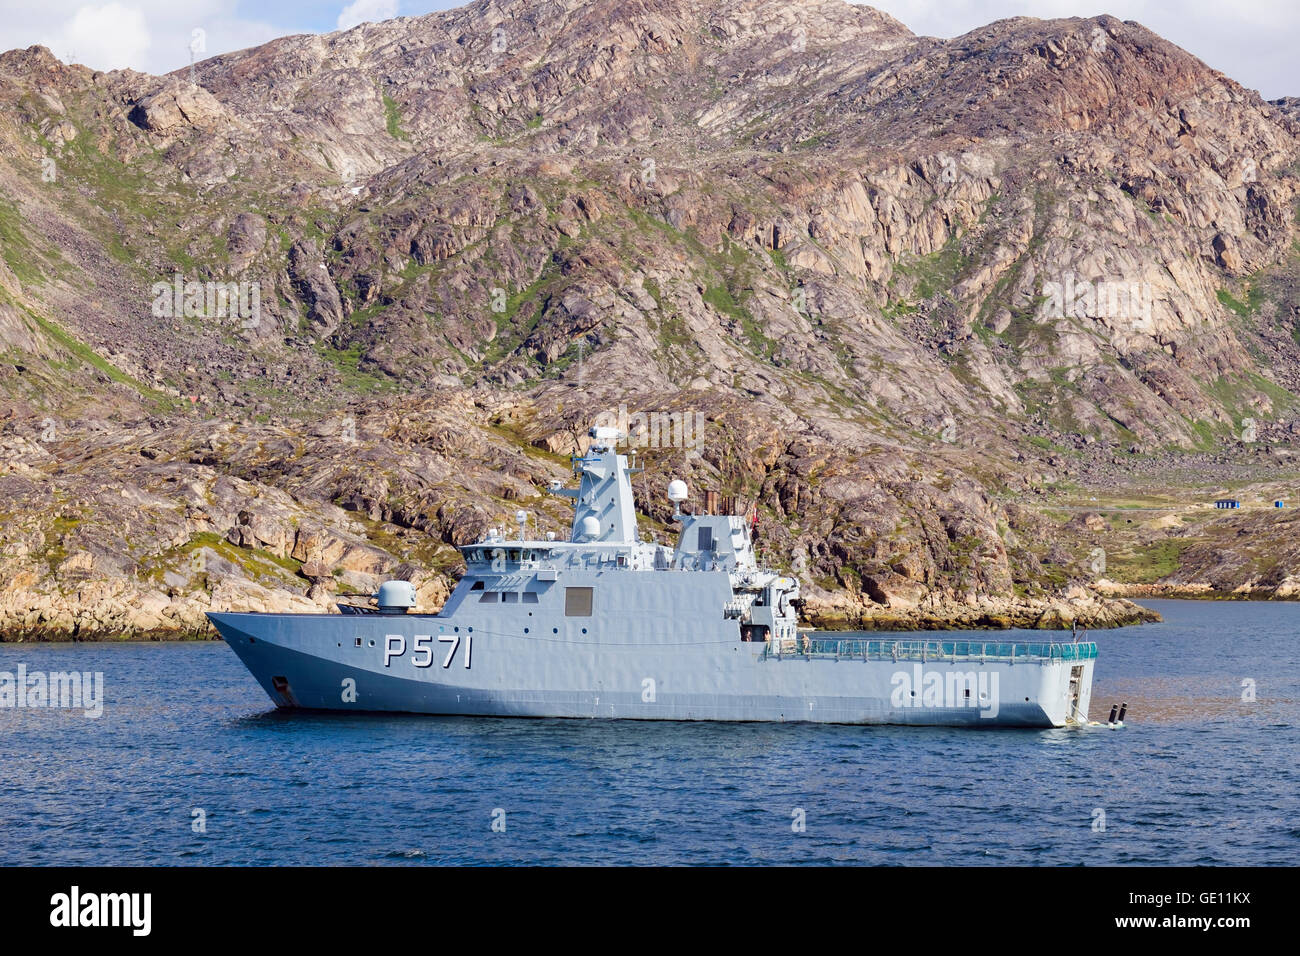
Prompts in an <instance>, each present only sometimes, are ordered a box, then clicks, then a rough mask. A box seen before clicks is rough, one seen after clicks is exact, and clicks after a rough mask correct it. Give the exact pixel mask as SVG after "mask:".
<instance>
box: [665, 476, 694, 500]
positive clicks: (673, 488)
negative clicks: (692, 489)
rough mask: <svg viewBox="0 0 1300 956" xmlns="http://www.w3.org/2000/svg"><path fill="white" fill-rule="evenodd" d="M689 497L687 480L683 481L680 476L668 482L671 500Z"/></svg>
mask: <svg viewBox="0 0 1300 956" xmlns="http://www.w3.org/2000/svg"><path fill="white" fill-rule="evenodd" d="M688 497H689V494H688V492H687V490H686V482H684V481H682V480H681V479H680V478H677V479H675V480H673V481H670V482H668V500H669V501H685V500H686V499H687V498H688Z"/></svg>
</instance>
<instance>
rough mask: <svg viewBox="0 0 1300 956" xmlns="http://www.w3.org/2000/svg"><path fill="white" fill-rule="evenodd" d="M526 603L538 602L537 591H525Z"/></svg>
mask: <svg viewBox="0 0 1300 956" xmlns="http://www.w3.org/2000/svg"><path fill="white" fill-rule="evenodd" d="M524 603H525V604H536V603H537V594H536V593H535V592H533V591H525V592H524Z"/></svg>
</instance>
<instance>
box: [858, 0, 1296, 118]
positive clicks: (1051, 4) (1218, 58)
mask: <svg viewBox="0 0 1300 956" xmlns="http://www.w3.org/2000/svg"><path fill="white" fill-rule="evenodd" d="M868 5H869V6H873V7H876V8H877V9H879V10H883V11H885V12H886V13H888V14H889V15H890V16H892V17H895V18H896V19H898V20H901V21H902V22H903V23H904V24H905V25H906V26H907V27H908V28H909V29H910V30H912V31H913V32H914V33H919V34H921V35H923V36H936V37H955V36H960V35H961V34H963V33H967V32H968V31H970V30H974V29H975V28H977V27H981V26H984V25H985V24H986V23H991V22H993V21H994V20H1001V19H1003V18H1005V17H1040V18H1043V19H1048V18H1053V17H1094V16H1098V15H1099V14H1102V13H1109V14H1111V15H1112V16H1116V17H1118V18H1119V19H1121V20H1136V21H1137V22H1139V23H1141V24H1142V25H1143V26H1144V27H1147V28H1148V29H1150V30H1153V31H1154V32H1156V33H1158V34H1160V35H1161V36H1162V37H1164V38H1165V39H1166V40H1169V41H1170V42H1172V43H1176V44H1178V45H1179V46H1181V47H1182V48H1183V49H1185V50H1187V51H1188V52H1189V53H1191V54H1192V55H1194V56H1197V57H1200V58H1201V59H1202V60H1204V61H1205V62H1206V63H1207V64H1208V65H1209V66H1211V67H1213V68H1214V69H1216V70H1222V71H1223V72H1224V73H1226V74H1227V75H1228V76H1230V77H1232V78H1233V79H1234V80H1236V81H1237V82H1238V83H1241V84H1242V85H1243V86H1247V87H1251V88H1253V89H1258V90H1259V91H1260V92H1261V93H1262V94H1263V95H1264V96H1265V97H1267V98H1269V99H1274V98H1276V97H1279V96H1288V95H1290V96H1300V77H1298V76H1297V75H1296V70H1295V65H1294V60H1295V55H1294V51H1295V49H1296V48H1297V46H1300V6H1297V5H1296V3H1295V2H1294V0H1232V2H1224V0H869V3H868Z"/></svg>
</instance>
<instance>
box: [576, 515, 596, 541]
mask: <svg viewBox="0 0 1300 956" xmlns="http://www.w3.org/2000/svg"><path fill="white" fill-rule="evenodd" d="M578 532H579V534H580V535H581V536H582V538H583V539H584V540H586V541H594V540H596V539H597V538H599V537H600V519H599V518H597V517H595V516H594V515H587V517H585V518H583V519H582V524H581V525H579V526H578Z"/></svg>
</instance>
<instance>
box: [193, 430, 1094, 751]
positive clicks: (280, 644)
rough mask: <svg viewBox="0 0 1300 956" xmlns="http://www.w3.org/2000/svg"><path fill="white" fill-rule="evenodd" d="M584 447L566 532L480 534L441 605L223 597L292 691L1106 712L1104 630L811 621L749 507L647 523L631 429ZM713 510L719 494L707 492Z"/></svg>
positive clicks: (495, 712) (578, 708)
mask: <svg viewBox="0 0 1300 956" xmlns="http://www.w3.org/2000/svg"><path fill="white" fill-rule="evenodd" d="M590 437H591V439H592V442H591V444H590V446H589V448H588V451H587V452H586V453H585V454H584V455H582V456H580V457H576V458H574V459H573V462H572V464H573V470H574V472H575V474H576V475H578V477H579V481H578V487H577V488H576V489H571V488H566V487H563V485H562V483H559V482H557V483H555V484H553V485H552V486H551V489H550V490H551V491H552V492H553V493H555V494H558V495H563V496H566V497H569V498H572V499H573V500H574V506H575V507H574V515H573V526H572V531H571V534H570V536H569V540H567V541H556V540H553V538H554V535H551V536H549V537H548V539H547V540H532V539H529V538H528V537H527V533H526V528H527V515H526V514H525V513H524V512H519V513H518V514H517V515H516V519H517V520H518V522H519V535H518V537H516V538H510V539H507V538H506V537H504V536H503V535H502V534H501V532H500V531H499V530H493V531H490V532H489V533H488V534H487V535H486V536H485V537H484V538H483V539H482V540H480V541H478V542H475V543H474V544H470V545H466V546H463V547H461V549H460V550H461V553H462V554H463V556H464V558H465V565H466V572H465V575H464V576H463V577H462V578H461V579H460V581H459V582H458V583H457V585H456V587H455V589H454V590H453V591H452V593H451V596H450V597H449V598H448V600H447V603H446V605H445V606H444V607H443V608H442V610H441V611H440V612H439V613H437V614H421V613H418V612H416V610H415V589H414V587H413V586H412V585H411V584H410V583H409V582H406V581H387V582H385V583H384V584H382V585H381V586H380V589H379V593H378V594H377V595H376V596H375V600H376V606H374V607H352V606H346V605H340V609H341V610H342V611H344V613H341V614H325V613H321V614H266V613H218V612H213V613H210V614H209V615H208V617H209V618H210V619H211V620H212V623H213V624H214V625H215V626H216V628H217V631H218V632H219V633H220V634H221V636H222V637H223V638H224V639H225V640H226V642H227V643H229V645H230V646H231V647H232V648H233V649H234V651H235V653H236V654H238V655H239V658H240V659H241V660H242V661H243V662H244V664H245V666H247V667H248V669H249V670H250V671H251V672H252V674H253V676H254V677H255V678H257V680H258V682H259V683H260V684H261V685H262V687H263V688H264V689H265V690H266V692H267V694H268V695H270V697H271V700H272V701H274V702H275V704H276V706H278V707H281V708H288V709H294V708H302V709H311V710H352V711H401V712H412V713H421V714H463V715H484V716H517V717H602V718H635V719H642V720H727V721H819V722H827V723H852V724H937V725H972V726H1008V725H1010V726H1027V727H1059V726H1063V725H1067V724H1084V723H1087V714H1088V703H1089V697H1090V695H1091V688H1092V674H1093V666H1094V662H1095V658H1096V655H1097V646H1096V644H1092V643H1073V644H1053V643H1012V642H1001V643H989V642H985V641H949V640H905V639H898V640H895V639H893V637H891V636H883V637H881V638H880V639H865V638H861V637H853V638H839V637H835V636H833V635H828V634H826V632H810V631H806V630H801V629H800V628H799V627H798V607H799V584H798V582H797V581H796V580H795V579H794V578H793V577H791V576H789V575H786V574H783V573H781V572H780V571H778V570H771V569H765V568H761V567H759V565H758V562H757V561H756V559H755V554H754V546H753V541H752V540H751V527H750V523H749V522H748V521H747V520H746V519H745V518H744V517H740V516H737V515H731V514H711V513H700V514H690V513H685V512H684V509H683V507H682V506H683V503H685V502H686V501H687V500H688V489H687V487H686V485H685V483H684V482H682V481H673V482H671V483H670V484H669V487H668V497H669V499H670V500H671V501H672V502H673V505H674V511H675V512H676V513H675V514H674V520H675V522H676V523H677V524H679V525H680V533H679V536H678V540H677V545H676V547H675V548H670V547H667V546H665V545H662V544H658V543H654V542H651V541H643V540H641V539H640V538H639V537H638V532H637V524H636V513H635V510H634V508H633V496H632V482H631V474H632V472H633V470H634V469H633V468H632V467H631V466H629V464H628V457H627V456H626V455H623V454H620V453H619V452H618V442H619V441H620V440H621V439H622V437H623V436H622V435H621V434H620V433H619V432H618V431H617V430H616V429H611V428H603V427H600V428H593V429H592V430H591V433H590ZM701 510H702V511H703V512H708V511H710V510H711V509H709V508H708V507H705V508H703V509H701Z"/></svg>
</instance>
